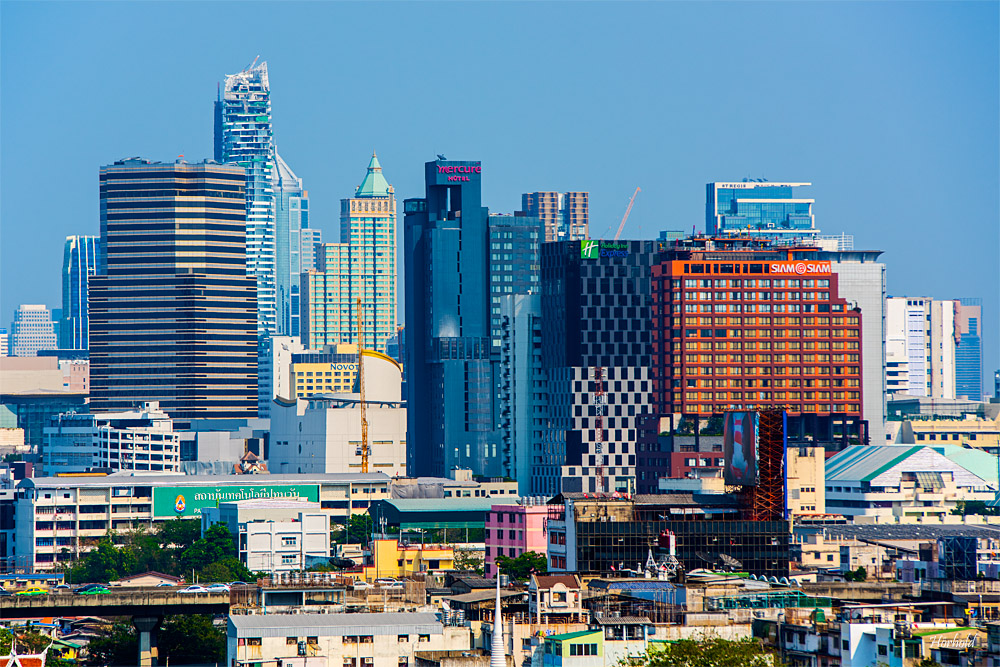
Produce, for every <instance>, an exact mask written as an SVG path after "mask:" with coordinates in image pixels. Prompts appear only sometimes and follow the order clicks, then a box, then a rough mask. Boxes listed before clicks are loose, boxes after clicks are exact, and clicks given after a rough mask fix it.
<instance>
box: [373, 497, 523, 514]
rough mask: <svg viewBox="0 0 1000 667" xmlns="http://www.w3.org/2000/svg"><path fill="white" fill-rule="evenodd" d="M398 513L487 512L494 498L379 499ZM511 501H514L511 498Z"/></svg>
mask: <svg viewBox="0 0 1000 667" xmlns="http://www.w3.org/2000/svg"><path fill="white" fill-rule="evenodd" d="M380 500H381V502H384V503H387V504H389V505H392V506H393V507H395V508H396V509H397V510H399V511H400V512H447V511H453V512H484V511H485V512H488V511H489V510H490V509H492V508H493V505H495V504H496V502H497V499H496V498H399V499H396V498H393V499H387V498H384V499H380ZM511 500H515V498H514V497H511Z"/></svg>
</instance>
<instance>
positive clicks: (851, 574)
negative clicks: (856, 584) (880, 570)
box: [844, 566, 868, 581]
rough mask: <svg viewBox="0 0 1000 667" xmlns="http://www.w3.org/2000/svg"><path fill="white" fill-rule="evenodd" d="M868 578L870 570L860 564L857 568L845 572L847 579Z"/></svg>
mask: <svg viewBox="0 0 1000 667" xmlns="http://www.w3.org/2000/svg"><path fill="white" fill-rule="evenodd" d="M866 579H868V571H867V570H865V568H863V567H860V566H859V567H858V569H856V570H848V571H847V572H845V573H844V580H845V581H865V580H866Z"/></svg>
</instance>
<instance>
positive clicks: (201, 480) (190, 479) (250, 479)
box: [18, 472, 390, 488]
mask: <svg viewBox="0 0 1000 667" xmlns="http://www.w3.org/2000/svg"><path fill="white" fill-rule="evenodd" d="M389 480H390V478H389V476H388V475H386V474H385V473H381V472H375V473H314V474H304V475H271V474H268V475H176V474H172V473H170V474H159V473H147V474H131V472H116V473H113V474H110V475H83V476H80V475H74V476H72V477H34V478H28V479H23V480H21V482H20V483H19V484H18V486H19V487H21V488H30V487H35V488H37V487H54V488H59V487H64V488H79V487H82V486H83V487H85V486H211V485H217V486H254V485H269V484H323V483H335V482H342V483H350V482H369V483H371V482H389Z"/></svg>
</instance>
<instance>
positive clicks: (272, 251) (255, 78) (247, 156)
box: [215, 60, 294, 335]
mask: <svg viewBox="0 0 1000 667" xmlns="http://www.w3.org/2000/svg"><path fill="white" fill-rule="evenodd" d="M256 62H257V61H256V60H255V61H254V64H253V65H251V66H250V67H249V68H247V69H245V70H243V71H242V72H239V73H237V74H230V75H228V76H227V77H226V82H225V85H224V86H223V90H222V97H221V99H219V100H217V101H216V103H215V159H216V161H217V162H235V163H236V164H238V165H240V166H241V167H243V168H244V169H245V170H246V179H247V182H246V226H247V231H246V264H247V275H251V276H254V278H255V279H256V281H257V311H258V314H257V329H258V331H259V332H260V333H262V334H266V335H273V334H274V333H276V332H277V330H278V313H277V310H278V305H277V276H276V271H277V268H276V263H277V258H276V232H275V194H274V189H273V183H272V181H271V177H272V174H273V172H274V169H275V164H274V163H275V153H274V141H273V137H272V133H271V88H270V84H269V83H268V79H267V63H266V62H263V63H260V64H259V65H257V64H256ZM289 173H290V172H289ZM292 176H294V174H292Z"/></svg>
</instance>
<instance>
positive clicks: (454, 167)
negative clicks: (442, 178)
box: [438, 164, 483, 181]
mask: <svg viewBox="0 0 1000 667" xmlns="http://www.w3.org/2000/svg"><path fill="white" fill-rule="evenodd" d="M438 173H439V174H448V180H449V181H468V180H469V175H470V174H476V175H479V174H482V173H483V168H482V166H481V165H478V164H475V165H472V164H439V165H438Z"/></svg>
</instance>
